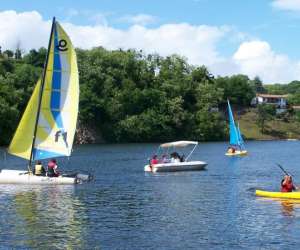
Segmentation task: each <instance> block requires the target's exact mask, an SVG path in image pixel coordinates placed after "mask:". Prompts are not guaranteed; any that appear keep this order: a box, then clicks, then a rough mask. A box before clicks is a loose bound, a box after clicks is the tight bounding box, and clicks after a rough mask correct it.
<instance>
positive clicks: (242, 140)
mask: <svg viewBox="0 0 300 250" xmlns="http://www.w3.org/2000/svg"><path fill="white" fill-rule="evenodd" d="M237 132H238V139H239V145H240V147H241V148H242V149H245V144H244V139H243V136H242V134H241V131H240V126H239V124H238V126H237Z"/></svg>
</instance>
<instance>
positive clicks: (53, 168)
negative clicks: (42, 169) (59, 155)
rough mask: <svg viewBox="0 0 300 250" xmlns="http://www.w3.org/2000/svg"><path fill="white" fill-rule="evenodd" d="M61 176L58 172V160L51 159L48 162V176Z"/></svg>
mask: <svg viewBox="0 0 300 250" xmlns="http://www.w3.org/2000/svg"><path fill="white" fill-rule="evenodd" d="M59 175H60V173H59V171H58V166H57V164H56V160H55V159H51V160H50V161H49V162H48V171H47V176H49V177H58V176H59Z"/></svg>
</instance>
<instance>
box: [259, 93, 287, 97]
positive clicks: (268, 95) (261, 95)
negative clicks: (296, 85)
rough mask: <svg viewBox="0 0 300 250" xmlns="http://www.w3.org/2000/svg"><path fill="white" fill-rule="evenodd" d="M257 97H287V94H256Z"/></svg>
mask: <svg viewBox="0 0 300 250" xmlns="http://www.w3.org/2000/svg"><path fill="white" fill-rule="evenodd" d="M256 96H257V97H264V98H287V97H288V95H270V94H256Z"/></svg>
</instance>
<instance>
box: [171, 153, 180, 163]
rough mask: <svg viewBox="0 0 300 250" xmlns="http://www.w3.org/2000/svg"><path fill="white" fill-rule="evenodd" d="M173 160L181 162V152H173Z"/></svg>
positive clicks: (173, 161)
mask: <svg viewBox="0 0 300 250" xmlns="http://www.w3.org/2000/svg"><path fill="white" fill-rule="evenodd" d="M171 162H172V163H177V162H180V157H179V154H178V153H177V152H173V153H172V154H171Z"/></svg>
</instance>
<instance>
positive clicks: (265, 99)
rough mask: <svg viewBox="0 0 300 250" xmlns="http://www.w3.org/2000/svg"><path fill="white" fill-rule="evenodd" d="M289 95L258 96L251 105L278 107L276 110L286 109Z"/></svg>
mask: <svg viewBox="0 0 300 250" xmlns="http://www.w3.org/2000/svg"><path fill="white" fill-rule="evenodd" d="M287 97H288V95H269V94H256V97H254V98H253V99H252V101H251V105H259V104H263V103H265V104H272V105H276V108H280V109H285V108H286V106H287Z"/></svg>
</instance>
